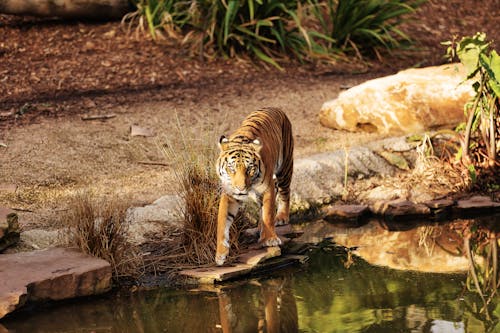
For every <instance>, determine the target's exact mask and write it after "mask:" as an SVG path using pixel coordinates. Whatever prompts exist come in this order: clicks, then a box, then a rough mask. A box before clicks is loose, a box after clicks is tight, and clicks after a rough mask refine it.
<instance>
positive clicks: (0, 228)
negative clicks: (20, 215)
mask: <svg viewBox="0 0 500 333" xmlns="http://www.w3.org/2000/svg"><path fill="white" fill-rule="evenodd" d="M19 237H20V230H19V223H18V219H17V214H16V213H15V212H14V211H13V210H11V209H9V208H5V207H0V252H2V251H3V250H5V249H6V248H8V247H9V246H12V245H14V244H16V243H17V242H18V241H19Z"/></svg>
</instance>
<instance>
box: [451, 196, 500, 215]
mask: <svg viewBox="0 0 500 333" xmlns="http://www.w3.org/2000/svg"><path fill="white" fill-rule="evenodd" d="M456 209H457V210H469V209H481V210H484V209H491V211H492V212H493V211H495V210H498V209H500V202H495V201H492V200H491V198H490V197H487V196H480V195H477V196H473V197H471V198H469V199H464V200H458V201H457V206H456Z"/></svg>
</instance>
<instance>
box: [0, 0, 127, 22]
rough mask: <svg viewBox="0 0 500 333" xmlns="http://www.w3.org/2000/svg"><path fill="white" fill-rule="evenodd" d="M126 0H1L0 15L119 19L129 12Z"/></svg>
mask: <svg viewBox="0 0 500 333" xmlns="http://www.w3.org/2000/svg"><path fill="white" fill-rule="evenodd" d="M132 10H133V7H132V6H131V4H130V2H129V1H128V0H1V1H0V14H12V15H30V16H39V17H60V18H78V19H92V20H110V19H119V18H121V17H123V15H125V14H127V13H129V12H131V11H132Z"/></svg>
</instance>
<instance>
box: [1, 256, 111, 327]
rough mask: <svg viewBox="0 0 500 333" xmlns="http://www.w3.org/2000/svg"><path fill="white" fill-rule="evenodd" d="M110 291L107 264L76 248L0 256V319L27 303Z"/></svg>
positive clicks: (109, 268)
mask: <svg viewBox="0 0 500 333" xmlns="http://www.w3.org/2000/svg"><path fill="white" fill-rule="evenodd" d="M110 289H111V265H110V264H109V263H108V262H107V261H105V260H102V259H98V258H95V257H92V256H90V255H86V254H84V253H82V252H80V251H79V250H76V249H68V248H50V249H46V250H41V251H32V252H20V253H13V254H2V255H0V318H2V317H4V316H5V315H6V314H8V313H10V312H12V311H14V310H16V309H18V308H20V307H22V306H23V305H24V304H26V303H28V302H31V301H42V300H63V299H69V298H74V297H80V296H90V295H96V294H101V293H104V292H106V291H108V290H110Z"/></svg>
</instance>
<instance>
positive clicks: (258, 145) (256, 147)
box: [251, 138, 262, 153]
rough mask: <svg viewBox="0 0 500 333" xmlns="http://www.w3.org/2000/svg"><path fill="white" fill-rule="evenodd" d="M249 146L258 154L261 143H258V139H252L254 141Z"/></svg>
mask: <svg viewBox="0 0 500 333" xmlns="http://www.w3.org/2000/svg"><path fill="white" fill-rule="evenodd" d="M251 145H252V146H253V148H254V149H255V151H256V152H257V153H260V150H261V149H262V143H261V142H260V139H259V138H256V139H254V140H253V141H252V142H251Z"/></svg>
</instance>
